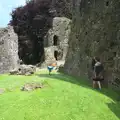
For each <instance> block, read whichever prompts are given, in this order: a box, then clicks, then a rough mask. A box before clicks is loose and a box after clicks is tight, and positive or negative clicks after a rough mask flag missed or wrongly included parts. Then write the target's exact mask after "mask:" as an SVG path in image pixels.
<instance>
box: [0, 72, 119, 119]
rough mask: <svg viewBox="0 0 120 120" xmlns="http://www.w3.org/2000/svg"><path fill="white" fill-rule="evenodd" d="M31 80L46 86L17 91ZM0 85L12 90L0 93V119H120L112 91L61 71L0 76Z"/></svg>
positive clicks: (117, 104)
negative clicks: (31, 74)
mask: <svg viewBox="0 0 120 120" xmlns="http://www.w3.org/2000/svg"><path fill="white" fill-rule="evenodd" d="M33 81H37V82H40V81H45V82H46V84H48V86H47V87H45V88H43V89H41V90H36V91H33V92H21V91H20V90H19V88H20V87H21V86H22V85H23V84H24V83H26V82H33ZM0 88H6V89H11V90H13V92H10V91H9V90H8V91H7V92H6V93H4V94H2V95H0V120H120V103H117V102H116V101H115V100H113V99H112V98H115V97H116V94H115V93H114V92H111V91H109V92H108V91H107V90H105V89H104V90H102V92H99V91H97V90H92V89H91V87H90V86H89V85H88V83H86V82H83V81H82V80H81V82H80V83H78V82H77V81H76V80H75V79H73V78H72V77H69V76H66V75H63V74H58V73H55V74H54V75H52V76H51V77H49V75H47V72H46V71H42V72H40V73H39V74H38V75H34V76H31V77H25V76H8V75H1V76H0ZM105 94H107V95H108V96H107V95H105ZM109 96H111V97H109Z"/></svg>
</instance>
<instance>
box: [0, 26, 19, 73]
mask: <svg viewBox="0 0 120 120" xmlns="http://www.w3.org/2000/svg"><path fill="white" fill-rule="evenodd" d="M18 59H19V57H18V37H17V35H16V34H15V33H14V30H13V28H12V27H11V26H8V27H7V28H1V29H0V74H1V73H6V72H9V70H11V69H15V68H17V66H18Z"/></svg>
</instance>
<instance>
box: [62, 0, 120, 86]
mask: <svg viewBox="0 0 120 120" xmlns="http://www.w3.org/2000/svg"><path fill="white" fill-rule="evenodd" d="M71 28H72V32H71V36H70V40H69V50H68V54H67V58H66V63H65V67H64V70H65V72H66V73H68V74H72V75H75V76H80V75H82V74H84V75H86V76H89V73H90V70H91V58H92V57H93V56H98V57H100V58H101V61H102V62H103V64H104V66H105V71H106V72H105V76H106V82H108V83H109V85H113V86H114V87H115V88H119V84H120V0H74V1H73V20H72V27H71Z"/></svg>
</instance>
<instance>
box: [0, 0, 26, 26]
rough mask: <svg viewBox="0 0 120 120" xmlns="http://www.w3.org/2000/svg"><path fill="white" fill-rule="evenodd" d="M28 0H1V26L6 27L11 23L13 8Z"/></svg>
mask: <svg viewBox="0 0 120 120" xmlns="http://www.w3.org/2000/svg"><path fill="white" fill-rule="evenodd" d="M25 1H26V0H0V27H6V26H7V24H8V23H9V21H10V19H11V16H10V13H11V11H12V9H14V8H16V7H18V6H21V5H24V4H25Z"/></svg>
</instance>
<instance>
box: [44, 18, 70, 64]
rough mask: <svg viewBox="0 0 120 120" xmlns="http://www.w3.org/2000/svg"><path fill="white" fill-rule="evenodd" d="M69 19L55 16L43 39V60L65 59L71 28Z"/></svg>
mask: <svg viewBox="0 0 120 120" xmlns="http://www.w3.org/2000/svg"><path fill="white" fill-rule="evenodd" d="M70 24H71V20H70V19H68V18H65V17H55V18H54V19H53V27H52V28H51V29H50V30H49V31H48V33H47V35H46V36H45V40H44V51H45V62H46V63H49V62H51V61H65V58H66V54H67V50H68V40H69V35H70V30H71V26H70Z"/></svg>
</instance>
